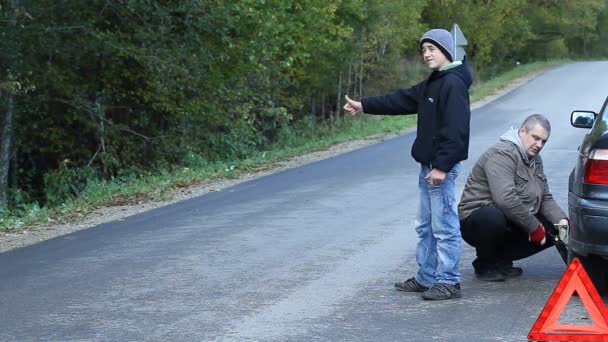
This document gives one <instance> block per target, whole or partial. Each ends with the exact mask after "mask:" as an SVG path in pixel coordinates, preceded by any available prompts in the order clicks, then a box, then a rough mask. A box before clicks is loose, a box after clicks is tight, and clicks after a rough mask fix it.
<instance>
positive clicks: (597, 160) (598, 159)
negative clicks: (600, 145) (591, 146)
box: [583, 149, 608, 184]
mask: <svg viewBox="0 0 608 342" xmlns="http://www.w3.org/2000/svg"><path fill="white" fill-rule="evenodd" d="M583 181H584V182H585V183H591V184H608V150H603V149H602V150H593V151H591V153H589V159H587V165H586V166H585V176H584V177H583Z"/></svg>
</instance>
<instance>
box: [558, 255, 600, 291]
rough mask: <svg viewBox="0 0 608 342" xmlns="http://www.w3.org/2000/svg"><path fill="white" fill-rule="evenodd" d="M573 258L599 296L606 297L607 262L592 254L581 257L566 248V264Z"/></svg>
mask: <svg viewBox="0 0 608 342" xmlns="http://www.w3.org/2000/svg"><path fill="white" fill-rule="evenodd" d="M574 258H578V259H579V260H580V262H581V264H583V268H584V269H585V271H586V272H587V274H588V275H589V278H591V281H592V282H593V285H594V286H595V289H596V290H597V292H599V293H600V295H608V260H606V259H604V258H602V257H600V256H598V255H593V254H589V255H586V256H583V255H580V254H578V253H576V252H575V251H573V250H572V249H571V248H568V262H569V263H570V262H571V261H572V259H574Z"/></svg>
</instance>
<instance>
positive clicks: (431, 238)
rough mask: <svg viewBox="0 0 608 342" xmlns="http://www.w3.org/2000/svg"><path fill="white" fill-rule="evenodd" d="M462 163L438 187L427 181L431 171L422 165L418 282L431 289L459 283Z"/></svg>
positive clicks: (418, 221) (417, 227)
mask: <svg viewBox="0 0 608 342" xmlns="http://www.w3.org/2000/svg"><path fill="white" fill-rule="evenodd" d="M460 169H461V165H460V163H458V164H456V165H454V167H453V168H452V169H451V170H450V172H448V174H447V175H446V177H445V180H444V182H443V183H442V184H439V185H430V184H429V183H428V181H427V180H426V179H424V177H425V176H426V175H427V174H428V173H429V172H431V168H430V167H429V166H426V165H422V167H421V169H420V175H419V177H418V188H419V190H420V202H419V205H418V217H417V220H416V221H417V222H416V232H417V233H418V244H417V245H416V262H418V267H419V269H418V272H417V273H416V281H418V282H419V283H420V284H422V285H424V286H427V287H431V286H433V284H435V283H437V282H441V283H447V284H456V283H460V271H459V270H458V263H459V261H460V243H461V238H460V221H459V219H458V211H457V209H456V205H457V203H456V177H458V174H459V173H460Z"/></svg>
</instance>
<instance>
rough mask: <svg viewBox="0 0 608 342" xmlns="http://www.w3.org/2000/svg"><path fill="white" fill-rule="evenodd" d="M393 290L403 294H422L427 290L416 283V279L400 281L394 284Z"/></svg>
mask: <svg viewBox="0 0 608 342" xmlns="http://www.w3.org/2000/svg"><path fill="white" fill-rule="evenodd" d="M395 288H396V289H397V290H399V291H405V292H424V291H426V290H428V289H429V288H428V287H426V286H424V285H422V284H420V283H419V282H417V281H416V278H414V277H412V278H410V279H408V280H406V281H400V282H398V283H395Z"/></svg>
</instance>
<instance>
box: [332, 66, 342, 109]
mask: <svg viewBox="0 0 608 342" xmlns="http://www.w3.org/2000/svg"><path fill="white" fill-rule="evenodd" d="M341 103H342V71H340V76H339V78H338V96H337V101H336V115H335V117H334V121H338V120H339V119H340V112H341V111H342V106H341V105H340V104H341Z"/></svg>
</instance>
